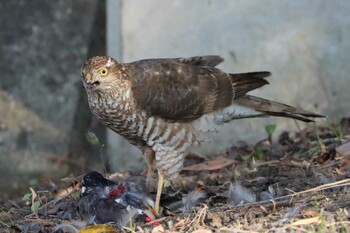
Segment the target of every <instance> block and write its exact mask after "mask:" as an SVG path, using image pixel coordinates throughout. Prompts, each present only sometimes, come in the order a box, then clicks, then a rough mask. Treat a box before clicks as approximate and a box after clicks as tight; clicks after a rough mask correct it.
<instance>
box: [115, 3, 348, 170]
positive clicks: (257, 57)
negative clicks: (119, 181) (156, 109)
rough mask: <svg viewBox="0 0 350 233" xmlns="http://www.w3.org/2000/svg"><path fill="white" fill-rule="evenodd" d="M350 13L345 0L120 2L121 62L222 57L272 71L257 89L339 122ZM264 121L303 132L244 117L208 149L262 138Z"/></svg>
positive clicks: (229, 65)
mask: <svg viewBox="0 0 350 233" xmlns="http://www.w3.org/2000/svg"><path fill="white" fill-rule="evenodd" d="M110 7H113V6H112V5H110ZM349 10H350V2H349V1H346V0H344V1H343V0H335V1H327V0H322V1H311V0H305V1H304V0H300V1H288V0H282V1H280V0H278V1H277V0H265V1H259V0H250V1H245V0H234V1H231V0H216V1H211V0H192V1H182V0H174V1H163V0H149V1H137V0H128V1H122V12H121V24H122V34H121V35H122V39H121V40H122V54H123V56H122V61H124V62H129V61H134V60H138V59H144V58H152V57H153V58H155V57H181V56H185V57H186V56H194V55H205V54H217V55H221V56H222V57H224V58H225V59H226V61H225V62H224V63H223V64H222V65H220V68H222V69H224V70H226V71H230V72H246V71H257V70H268V71H271V72H272V74H273V75H272V77H270V78H269V81H270V83H271V84H270V85H269V86H265V87H264V88H262V89H259V90H256V91H254V92H253V93H254V94H256V95H258V96H261V97H266V98H269V99H273V100H278V101H281V102H284V103H287V104H291V105H294V106H297V107H302V108H305V109H308V110H311V111H315V112H319V113H323V114H325V115H327V116H328V119H329V121H334V120H336V119H337V118H340V117H341V116H345V115H349V114H350V103H349V100H350V99H349V87H350V77H349V73H350V65H349V61H350V55H349V54H350V43H349V41H350V14H349V13H348V12H349ZM114 36H117V34H114V35H109V37H114ZM110 46H111V45H110ZM111 55H113V54H111ZM321 123H325V122H323V121H321ZM266 124H277V128H278V130H279V132H280V131H282V130H285V129H287V130H291V131H295V130H297V129H298V127H297V125H296V123H295V122H294V121H293V120H289V119H278V118H269V119H250V120H240V121H236V122H233V123H232V124H230V125H225V127H224V129H221V131H220V133H219V134H218V135H216V136H215V137H214V138H213V143H209V144H206V145H205V151H206V153H212V152H213V151H217V150H223V149H224V148H226V147H227V146H229V145H230V144H232V143H234V142H235V141H237V140H249V141H253V140H257V139H261V138H262V137H264V136H265V130H264V126H265V125H266ZM297 124H298V125H299V126H300V127H303V124H302V123H299V122H298V123H297ZM115 145H119V144H118V143H115ZM115 150H117V148H115ZM123 166H124V165H123Z"/></svg>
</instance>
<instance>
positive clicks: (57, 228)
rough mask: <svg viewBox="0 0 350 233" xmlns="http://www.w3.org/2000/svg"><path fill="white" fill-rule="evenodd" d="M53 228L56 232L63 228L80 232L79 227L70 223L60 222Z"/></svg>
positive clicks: (70, 232)
mask: <svg viewBox="0 0 350 233" xmlns="http://www.w3.org/2000/svg"><path fill="white" fill-rule="evenodd" d="M52 230H53V232H56V231H59V230H61V231H63V232H67V233H77V232H78V229H77V228H76V227H75V226H73V225H71V224H68V223H62V224H58V225H57V226H55V227H54V228H53V229H52Z"/></svg>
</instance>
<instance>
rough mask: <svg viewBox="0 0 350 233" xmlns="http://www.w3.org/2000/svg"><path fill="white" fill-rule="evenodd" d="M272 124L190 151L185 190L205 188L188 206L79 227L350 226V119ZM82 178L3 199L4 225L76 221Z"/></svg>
mask: <svg viewBox="0 0 350 233" xmlns="http://www.w3.org/2000/svg"><path fill="white" fill-rule="evenodd" d="M272 128H273V127H272ZM267 132H270V134H271V135H270V137H267V139H264V140H262V141H260V142H258V143H256V144H255V145H247V144H245V143H239V145H234V146H232V147H231V148H228V149H227V150H226V151H225V152H222V153H220V154H216V155H212V156H211V157H210V158H205V159H204V158H202V157H201V156H198V155H191V156H189V158H188V159H187V161H186V165H185V169H184V171H183V172H182V174H181V177H182V179H181V185H182V187H183V188H182V189H181V192H180V193H183V194H187V193H188V192H190V191H193V190H198V189H200V190H201V191H203V192H206V193H207V196H208V198H207V199H206V200H205V201H204V202H202V203H200V204H198V205H197V206H196V207H194V208H193V209H192V210H191V211H188V212H186V213H184V214H182V213H171V212H169V211H163V213H162V215H161V216H159V218H158V219H156V221H155V222H150V223H143V222H141V223H140V222H139V223H132V224H129V226H128V227H124V229H122V230H116V229H115V230H113V231H98V228H95V229H94V230H91V231H88V229H85V231H84V230H81V231H80V232H119V231H125V232H154V233H157V232H197V233H198V232H350V142H349V141H350V137H349V136H350V119H349V118H346V119H343V120H342V121H341V122H339V123H337V124H333V125H329V126H327V127H324V126H323V127H319V126H318V127H316V126H311V127H309V128H307V129H305V130H303V131H300V132H298V133H296V134H295V135H293V136H290V135H289V133H288V132H284V133H282V134H281V135H279V136H277V135H273V130H272V129H271V128H268V129H267ZM271 138H274V140H272V139H271ZM272 141H273V143H271V142H272ZM113 175H114V176H124V177H125V176H128V175H129V174H113ZM79 179H80V178H79V177H77V178H76V177H70V178H66V179H64V180H63V181H62V182H60V183H59V184H52V183H51V184H49V185H48V184H45V185H43V186H42V187H36V188H35V189H33V190H32V191H31V193H28V194H27V195H26V198H24V200H23V199H22V198H19V199H17V200H13V201H10V200H3V201H1V202H0V204H1V212H0V232H53V228H54V227H55V226H57V225H58V224H62V223H66V224H68V225H75V226H76V227H77V225H79V224H78V221H81V216H80V215H79V213H77V211H76V208H75V202H76V200H77V199H78V197H79V191H80V190H79V189H80V185H79V182H78V181H79ZM230 185H231V191H230V192H229V191H228V190H229V189H230ZM167 192H170V191H169V189H165V194H166V193H167ZM228 196H231V198H228ZM77 228H79V227H77ZM57 232H59V231H57ZM61 232H62V231H61ZM67 232H71V231H67Z"/></svg>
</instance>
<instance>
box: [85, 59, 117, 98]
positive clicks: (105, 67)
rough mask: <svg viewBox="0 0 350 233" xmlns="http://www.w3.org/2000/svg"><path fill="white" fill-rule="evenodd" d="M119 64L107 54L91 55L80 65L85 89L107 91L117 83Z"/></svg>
mask: <svg viewBox="0 0 350 233" xmlns="http://www.w3.org/2000/svg"><path fill="white" fill-rule="evenodd" d="M121 66H122V65H120V64H119V63H118V62H117V61H116V60H114V59H113V58H111V57H107V56H97V57H92V58H90V59H89V60H87V61H86V62H85V64H84V65H83V66H82V67H81V76H82V78H83V84H84V87H85V88H86V90H87V91H91V92H94V91H96V92H104V91H106V92H109V91H112V90H113V89H115V88H116V87H117V86H118V85H116V82H118V77H120V76H121Z"/></svg>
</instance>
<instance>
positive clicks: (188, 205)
mask: <svg viewBox="0 0 350 233" xmlns="http://www.w3.org/2000/svg"><path fill="white" fill-rule="evenodd" d="M206 198H207V194H206V193H205V192H190V193H189V194H188V195H187V197H184V198H183V199H182V203H183V205H184V207H183V209H182V212H187V211H190V210H192V208H193V207H194V206H196V205H197V204H198V203H200V202H202V201H204V200H205V199H206Z"/></svg>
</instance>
